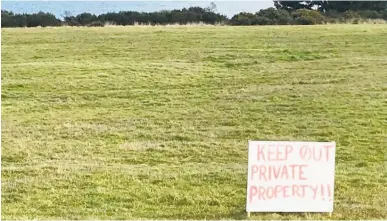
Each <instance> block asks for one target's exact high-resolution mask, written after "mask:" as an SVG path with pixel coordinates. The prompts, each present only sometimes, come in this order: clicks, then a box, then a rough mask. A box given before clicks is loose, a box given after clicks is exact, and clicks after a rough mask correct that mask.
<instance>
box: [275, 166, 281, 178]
mask: <svg viewBox="0 0 387 221" xmlns="http://www.w3.org/2000/svg"><path fill="white" fill-rule="evenodd" d="M280 171H281V167H278V169H277V170H276V168H275V167H274V168H273V173H274V174H273V175H274V178H275V179H278V177H279V174H280Z"/></svg>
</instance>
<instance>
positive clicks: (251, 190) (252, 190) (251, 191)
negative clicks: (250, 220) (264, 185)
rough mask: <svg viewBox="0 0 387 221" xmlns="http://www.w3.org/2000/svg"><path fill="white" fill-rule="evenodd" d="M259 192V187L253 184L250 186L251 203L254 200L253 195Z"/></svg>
mask: <svg viewBox="0 0 387 221" xmlns="http://www.w3.org/2000/svg"><path fill="white" fill-rule="evenodd" d="M255 194H257V187H256V186H251V187H250V203H251V202H252V201H253V197H254V196H255Z"/></svg>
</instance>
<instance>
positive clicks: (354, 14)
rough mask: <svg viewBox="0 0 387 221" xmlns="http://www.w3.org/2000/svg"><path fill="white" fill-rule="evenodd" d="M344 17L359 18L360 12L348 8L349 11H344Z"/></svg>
mask: <svg viewBox="0 0 387 221" xmlns="http://www.w3.org/2000/svg"><path fill="white" fill-rule="evenodd" d="M343 18H344V19H359V18H360V15H359V13H357V12H355V11H352V10H348V11H346V12H344V13H343Z"/></svg>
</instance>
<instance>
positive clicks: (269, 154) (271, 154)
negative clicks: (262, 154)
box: [267, 145, 277, 161]
mask: <svg viewBox="0 0 387 221" xmlns="http://www.w3.org/2000/svg"><path fill="white" fill-rule="evenodd" d="M273 147H274V146H273V145H270V146H269V149H268V153H267V158H268V159H267V160H269V161H276V160H277V159H276V158H275V157H273V156H274V155H275V152H273Z"/></svg>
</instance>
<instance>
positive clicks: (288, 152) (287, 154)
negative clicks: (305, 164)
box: [285, 145, 293, 160]
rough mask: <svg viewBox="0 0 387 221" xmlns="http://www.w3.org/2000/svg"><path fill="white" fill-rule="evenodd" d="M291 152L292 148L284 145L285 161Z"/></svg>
mask: <svg viewBox="0 0 387 221" xmlns="http://www.w3.org/2000/svg"><path fill="white" fill-rule="evenodd" d="M292 152H293V147H292V146H291V145H286V147H285V160H287V159H288V156H289V154H290V153H292Z"/></svg>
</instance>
